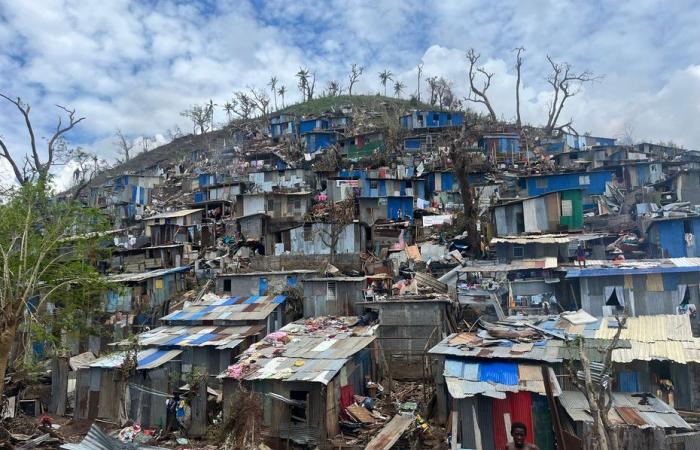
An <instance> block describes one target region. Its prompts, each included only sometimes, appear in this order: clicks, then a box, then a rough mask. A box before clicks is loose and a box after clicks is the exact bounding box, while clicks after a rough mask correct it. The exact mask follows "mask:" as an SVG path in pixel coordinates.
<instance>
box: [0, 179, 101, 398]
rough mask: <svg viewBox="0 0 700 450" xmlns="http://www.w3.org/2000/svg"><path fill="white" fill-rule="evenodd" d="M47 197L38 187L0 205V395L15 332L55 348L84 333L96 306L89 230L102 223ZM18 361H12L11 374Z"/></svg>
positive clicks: (92, 241)
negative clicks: (67, 334) (64, 338)
mask: <svg viewBox="0 0 700 450" xmlns="http://www.w3.org/2000/svg"><path fill="white" fill-rule="evenodd" d="M50 195H51V193H50V192H47V190H46V189H45V188H44V185H43V184H42V183H39V184H32V183H27V184H25V185H24V186H22V187H21V188H19V189H17V190H15V191H13V192H11V193H10V194H9V195H8V197H7V198H6V199H5V202H4V203H2V204H0V395H1V394H2V391H3V387H4V386H3V382H4V379H5V373H6V371H7V368H8V363H9V358H10V350H11V347H12V344H13V342H14V341H15V337H16V336H17V334H18V333H19V332H20V330H22V331H24V332H26V331H27V330H30V336H31V337H33V338H35V339H37V340H38V341H44V342H47V343H49V346H50V347H51V348H54V349H60V345H61V343H62V342H63V341H62V336H63V334H64V332H74V331H75V330H79V329H80V328H81V327H84V326H85V325H86V319H87V318H88V317H89V312H90V311H92V310H93V309H94V308H95V307H97V306H98V304H99V300H100V297H99V292H100V288H101V285H102V283H103V280H102V277H101V276H100V275H99V274H98V273H97V271H96V270H95V268H94V267H95V266H94V259H95V257H96V254H97V250H96V248H95V242H96V240H97V239H98V238H99V234H98V233H94V231H96V230H100V229H103V227H104V223H103V220H102V218H101V216H99V215H98V214H97V213H96V212H93V211H91V210H89V209H87V208H83V207H82V206H79V205H78V204H77V203H74V202H61V201H56V200H53V199H51V198H50V197H49V196H50ZM59 351H60V350H59ZM23 356H24V355H21V354H20V355H17V354H15V355H14V358H13V364H14V365H15V367H16V368H17V366H18V365H20V364H21V363H22V360H23V359H25V358H23ZM27 359H29V360H30V359H31V358H27Z"/></svg>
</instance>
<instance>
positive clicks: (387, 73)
mask: <svg viewBox="0 0 700 450" xmlns="http://www.w3.org/2000/svg"><path fill="white" fill-rule="evenodd" d="M393 76H394V74H393V73H391V70H389V69H384V72H379V81H380V82H381V83H382V86H384V97H386V83H387V81H389V80H392V81H393V80H394V79H393V78H392V77H393Z"/></svg>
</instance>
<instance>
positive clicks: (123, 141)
mask: <svg viewBox="0 0 700 450" xmlns="http://www.w3.org/2000/svg"><path fill="white" fill-rule="evenodd" d="M115 136H116V137H117V139H116V141H115V142H114V145H116V146H117V151H118V152H119V153H120V154H121V155H122V156H123V158H124V162H128V161H129V159H130V158H131V150H132V149H133V148H134V144H133V142H130V141H129V140H128V139H127V138H126V136H124V133H122V130H120V129H119V128H117V132H116V133H115Z"/></svg>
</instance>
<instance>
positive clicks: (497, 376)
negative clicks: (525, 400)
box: [479, 361, 519, 385]
mask: <svg viewBox="0 0 700 450" xmlns="http://www.w3.org/2000/svg"><path fill="white" fill-rule="evenodd" d="M518 380H519V379H518V364H517V363H512V362H496V361H486V362H481V363H479V381H489V382H491V383H498V384H507V385H516V384H518Z"/></svg>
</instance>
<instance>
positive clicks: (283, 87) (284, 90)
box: [277, 85, 287, 108]
mask: <svg viewBox="0 0 700 450" xmlns="http://www.w3.org/2000/svg"><path fill="white" fill-rule="evenodd" d="M286 93H287V87H286V86H285V85H282V86H280V88H279V89H278V90H277V94H279V95H280V96H281V97H282V108H284V94H286Z"/></svg>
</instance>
